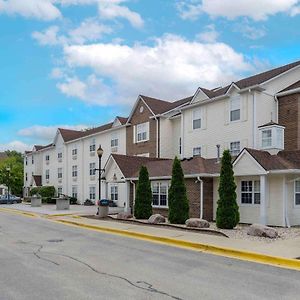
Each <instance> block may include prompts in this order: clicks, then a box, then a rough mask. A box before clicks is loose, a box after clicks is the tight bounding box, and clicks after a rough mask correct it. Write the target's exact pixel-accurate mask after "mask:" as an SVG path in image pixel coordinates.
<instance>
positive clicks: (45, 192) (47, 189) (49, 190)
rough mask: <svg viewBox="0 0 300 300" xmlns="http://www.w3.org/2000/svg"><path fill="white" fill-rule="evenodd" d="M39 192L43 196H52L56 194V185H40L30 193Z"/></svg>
mask: <svg viewBox="0 0 300 300" xmlns="http://www.w3.org/2000/svg"><path fill="white" fill-rule="evenodd" d="M35 194H39V195H40V196H41V197H42V198H52V197H54V195H55V187H54V186H39V187H34V188H32V189H31V190H30V195H31V196H33V195H35Z"/></svg>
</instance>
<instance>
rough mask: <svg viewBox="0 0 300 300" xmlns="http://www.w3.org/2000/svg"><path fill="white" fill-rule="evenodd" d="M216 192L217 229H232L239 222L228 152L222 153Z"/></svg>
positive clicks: (234, 185)
mask: <svg viewBox="0 0 300 300" xmlns="http://www.w3.org/2000/svg"><path fill="white" fill-rule="evenodd" d="M218 192H219V200H218V208H217V216H216V222H217V227H218V228H223V229H233V228H234V227H235V226H236V225H237V224H238V223H239V221H240V214H239V207H238V205H237V203H236V184H235V182H234V173H233V168H232V163H231V155H230V152H229V150H225V151H224V152H223V156H222V162H221V174H220V184H219V189H218Z"/></svg>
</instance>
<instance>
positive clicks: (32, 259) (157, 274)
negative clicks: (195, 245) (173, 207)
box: [0, 212, 300, 300]
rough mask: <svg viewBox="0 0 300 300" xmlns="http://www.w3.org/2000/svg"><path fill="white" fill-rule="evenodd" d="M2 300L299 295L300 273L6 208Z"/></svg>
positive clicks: (0, 222) (1, 226)
mask: <svg viewBox="0 0 300 300" xmlns="http://www.w3.org/2000/svg"><path fill="white" fill-rule="evenodd" d="M0 267H1V270H0V299H1V300H3V299H5V300H7V299H22V300H23V299H28V300H29V299H30V300H35V299H39V300H48V299H49V300H50V299H51V300H52V299H72V300H75V299H205V300H208V299H231V300H232V299H239V300H240V299H272V300H273V299H299V295H300V272H297V271H292V270H286V269H281V268H276V267H271V266H266V265H261V264H256V263H250V262H249V263H248V262H243V261H239V260H234V259H229V258H224V257H220V256H214V255H209V254H204V253H199V252H195V251H189V250H185V249H180V248H174V247H168V246H164V245H159V244H154V243H150V242H144V241H140V240H135V239H129V238H125V237H120V236H116V235H110V234H104V233H99V232H95V231H90V230H86V229H81V228H75V227H70V226H67V225H63V224H58V223H54V222H51V221H49V220H44V219H38V218H36V219H33V218H28V217H25V216H21V215H14V214H10V213H6V212H5V213H4V212H0Z"/></svg>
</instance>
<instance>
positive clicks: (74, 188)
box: [72, 185, 78, 199]
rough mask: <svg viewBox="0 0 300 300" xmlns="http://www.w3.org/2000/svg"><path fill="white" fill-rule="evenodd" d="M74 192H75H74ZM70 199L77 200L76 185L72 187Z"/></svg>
mask: <svg viewBox="0 0 300 300" xmlns="http://www.w3.org/2000/svg"><path fill="white" fill-rule="evenodd" d="M74 190H75V192H74ZM75 195H76V196H75ZM72 197H73V198H76V199H78V186H77V185H73V186H72Z"/></svg>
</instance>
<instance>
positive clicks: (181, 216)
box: [168, 157, 189, 224]
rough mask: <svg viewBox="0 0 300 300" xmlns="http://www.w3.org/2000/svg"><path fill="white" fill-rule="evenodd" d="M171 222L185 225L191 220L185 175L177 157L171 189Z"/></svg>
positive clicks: (174, 163)
mask: <svg viewBox="0 0 300 300" xmlns="http://www.w3.org/2000/svg"><path fill="white" fill-rule="evenodd" d="M168 218H169V221H170V223H174V224H184V223H185V221H186V220H187V219H188V218H189V202H188V198H187V194H186V186H185V182H184V175H183V171H182V168H181V163H180V160H179V159H178V158H177V157H175V159H174V162H173V169H172V180H171V186H170V188H169V217H168Z"/></svg>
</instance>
